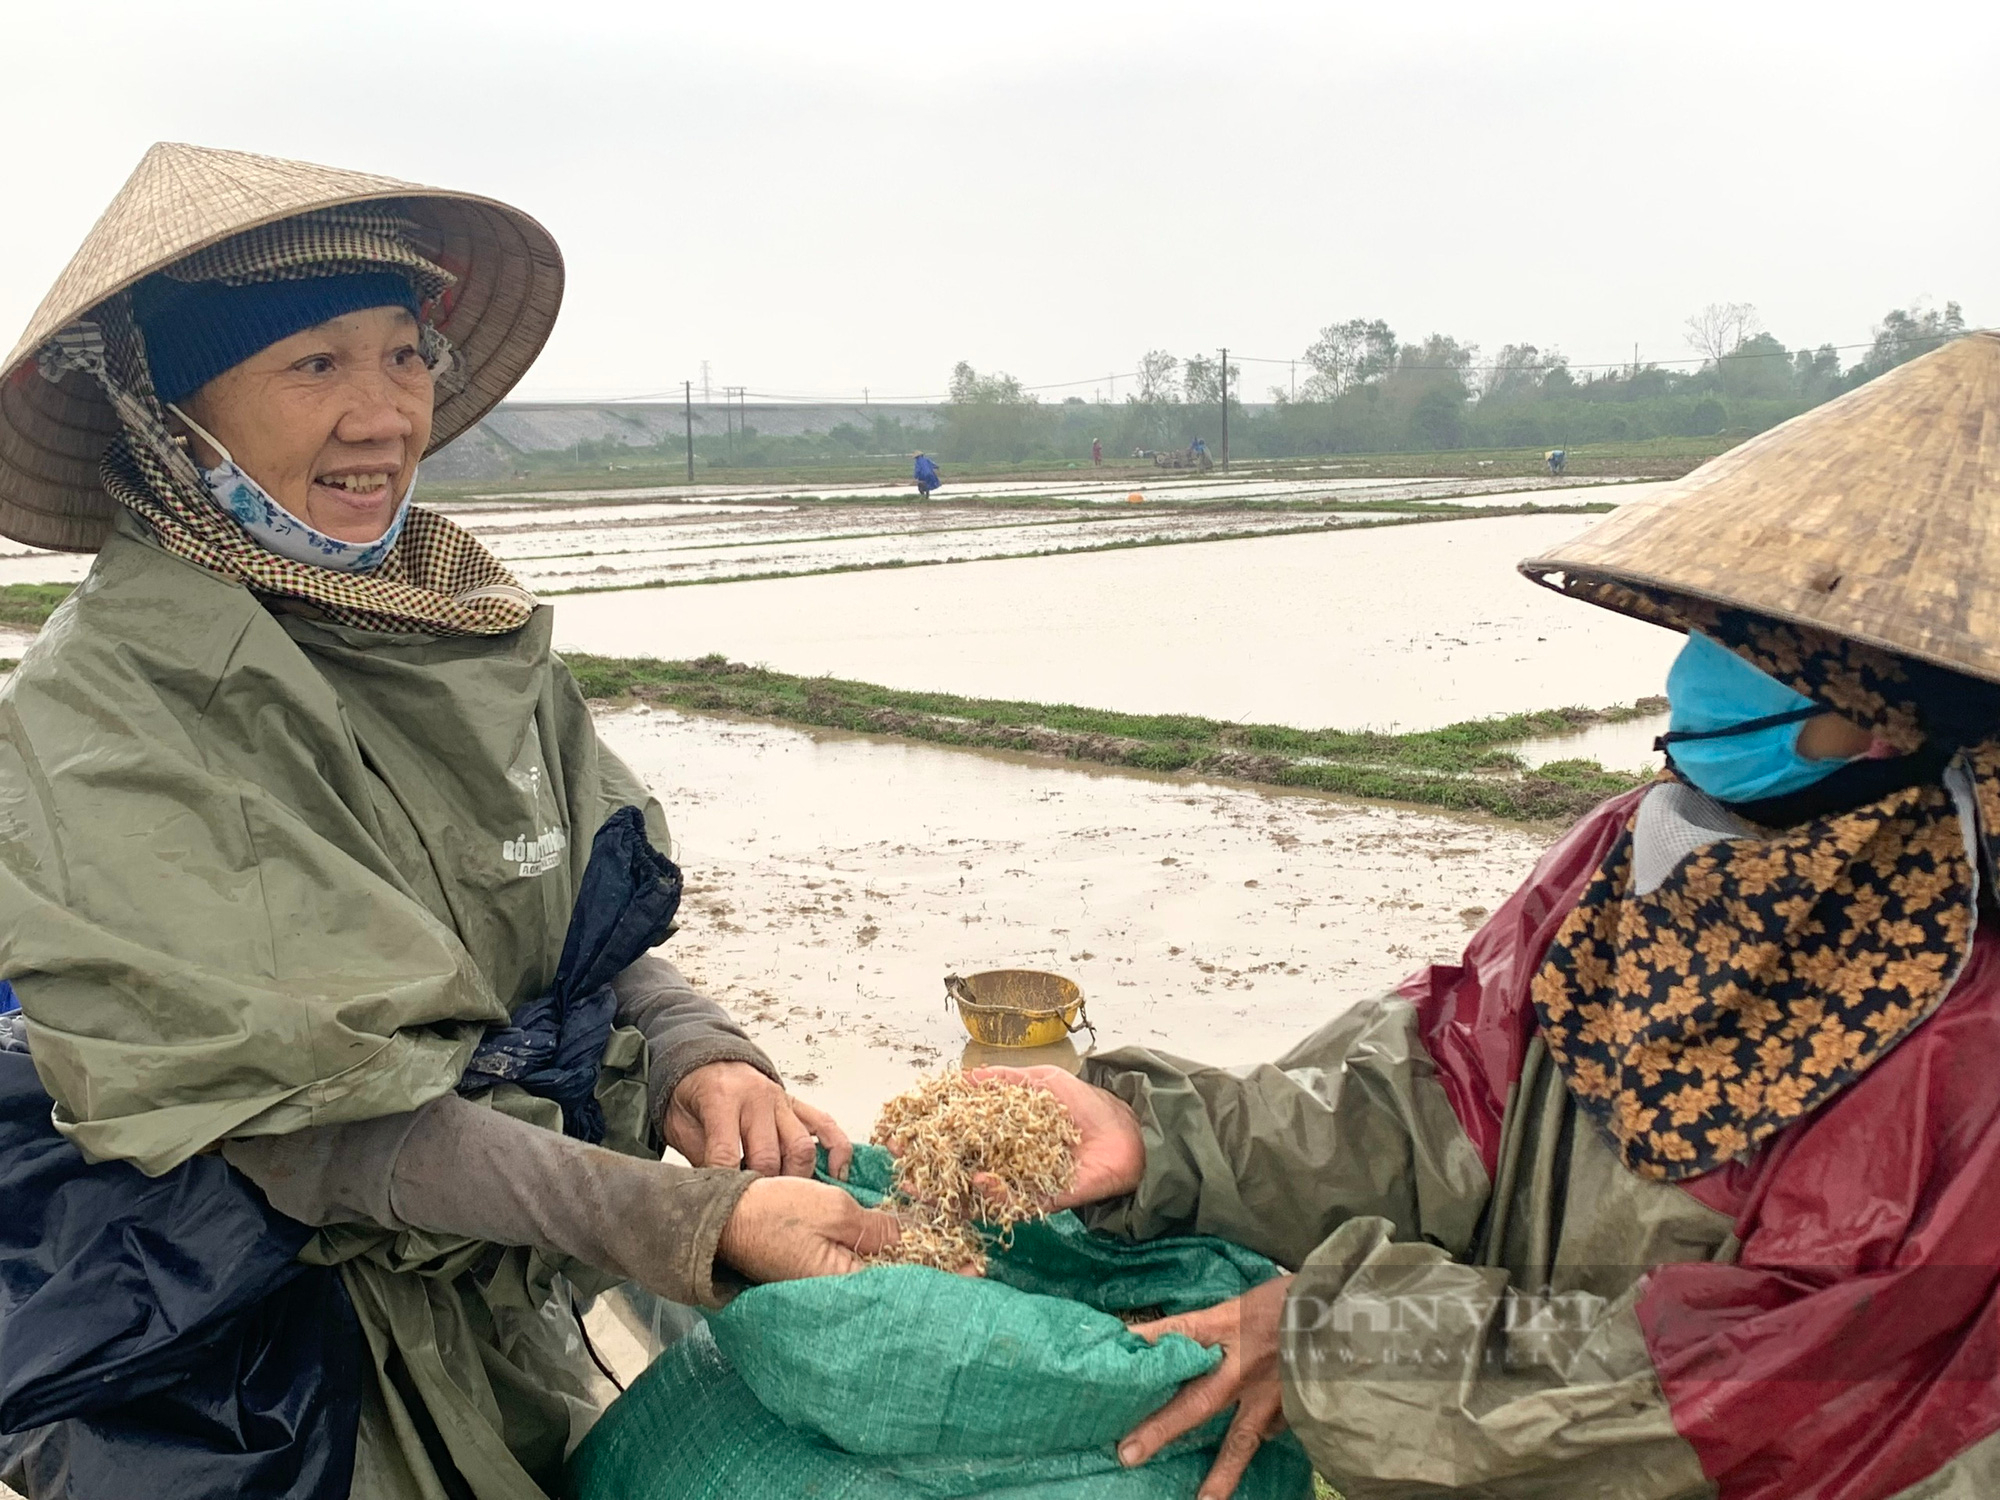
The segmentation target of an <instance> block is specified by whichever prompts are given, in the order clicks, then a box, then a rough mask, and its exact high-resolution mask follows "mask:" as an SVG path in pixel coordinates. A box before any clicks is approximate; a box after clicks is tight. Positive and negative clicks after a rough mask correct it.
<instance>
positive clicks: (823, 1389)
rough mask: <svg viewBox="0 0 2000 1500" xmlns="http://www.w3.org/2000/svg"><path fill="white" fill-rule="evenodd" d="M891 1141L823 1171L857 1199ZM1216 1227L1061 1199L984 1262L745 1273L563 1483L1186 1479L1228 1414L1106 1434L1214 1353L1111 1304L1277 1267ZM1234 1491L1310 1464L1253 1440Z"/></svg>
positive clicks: (636, 1487)
mask: <svg viewBox="0 0 2000 1500" xmlns="http://www.w3.org/2000/svg"><path fill="white" fill-rule="evenodd" d="M889 1166H890V1163H889V1157H888V1153H886V1152H884V1151H881V1150H879V1149H877V1148H875V1147H868V1146H864V1147H861V1148H858V1149H857V1151H856V1153H855V1163H854V1167H853V1169H852V1171H851V1173H850V1180H849V1181H848V1182H846V1183H843V1184H841V1186H843V1187H845V1188H847V1189H848V1191H850V1192H852V1193H853V1194H854V1195H855V1197H857V1198H859V1199H860V1200H861V1201H862V1202H864V1203H871V1204H872V1203H874V1202H876V1201H878V1200H879V1199H880V1197H881V1195H882V1194H883V1193H884V1192H885V1191H886V1189H887V1187H888V1181H889ZM1276 1270H1277V1268H1276V1267H1275V1266H1273V1265H1272V1264H1271V1262H1269V1261H1268V1260H1265V1259H1264V1258H1263V1257H1262V1256H1258V1255H1253V1254H1252V1253H1250V1252H1249V1251H1247V1250H1244V1249H1241V1248H1240V1247H1238V1246H1235V1245H1231V1244H1227V1243H1225V1242H1223V1241H1221V1240H1213V1239H1196V1238H1187V1239H1167V1240H1155V1241H1152V1242H1150V1243H1148V1244H1140V1245H1135V1244H1131V1243H1128V1242H1126V1241H1123V1240H1118V1239H1114V1238H1111V1237H1109V1236H1105V1235H1095V1234H1092V1233H1090V1232H1089V1231H1088V1230H1086V1229H1085V1228H1084V1227H1083V1225H1082V1223H1081V1222H1080V1221H1079V1220H1078V1219H1077V1218H1076V1216H1075V1215H1073V1214H1057V1215H1056V1216H1055V1217H1053V1218H1051V1219H1049V1220H1046V1221H1044V1222H1043V1223H1040V1224H1034V1225H1023V1226H1021V1228H1020V1229H1018V1230H1017V1231H1016V1233H1015V1236H1014V1240H1013V1243H1012V1245H1011V1246H1009V1247H1007V1248H1005V1249H1002V1250H997V1251H996V1252H995V1253H994V1255H993V1257H992V1264H991V1266H990V1268H989V1270H988V1273H987V1278H986V1279H985V1280H983V1281H977V1280H971V1279H968V1278H966V1277H962V1276H949V1275H946V1274H944V1273H943V1272H939V1271H930V1270H925V1269H923V1268H921V1267H916V1266H883V1267H878V1268H876V1269H874V1270H869V1271H863V1272H861V1273H859V1274H858V1275H854V1276H841V1277H828V1278H824V1279H819V1280H812V1281H791V1282H782V1283H778V1284H775V1285H772V1286H762V1287H755V1288H753V1289H751V1290H750V1291H747V1292H744V1293H743V1294H742V1295H740V1296H739V1297H737V1298H736V1300H735V1301H734V1302H732V1303H731V1304H730V1305H729V1306H728V1307H727V1308H725V1309H723V1310H722V1311H721V1312H720V1313H717V1314H715V1315H713V1316H712V1317H711V1318H710V1319H709V1321H708V1326H707V1327H705V1328H701V1329H697V1330H696V1331H695V1332H694V1333H692V1334H690V1335H689V1336H688V1337H687V1338H685V1339H682V1340H681V1341H680V1342H679V1343H677V1344H676V1345H674V1346H673V1348H671V1349H669V1350H668V1351H667V1352H666V1353H665V1354H663V1355H662V1356H661V1357H660V1358H659V1359H658V1360H656V1361H655V1362H654V1364H653V1365H652V1367H651V1368H650V1369H648V1370H647V1371H646V1373H645V1374H644V1375H642V1376H641V1377H640V1378H639V1379H638V1381H636V1382H635V1383H634V1384H633V1386H632V1389H631V1390H630V1391H629V1392H627V1393H626V1394H625V1395H624V1396H623V1397H622V1398H620V1399H619V1400H618V1401H617V1402H615V1403H614V1404H613V1405H612V1407H611V1409H610V1410H609V1411H607V1412H606V1413H605V1414H604V1417H603V1418H602V1420H600V1421H599V1422H598V1424H597V1426H596V1427H595V1428H594V1429H593V1430H592V1432H591V1434H590V1436H589V1437H588V1438H586V1439H585V1440H584V1442H583V1444H582V1445H581V1446H580V1447H579V1448H578V1449H577V1451H576V1453H575V1455H574V1457H573V1458H572V1459H571V1462H570V1488H571V1493H572V1494H573V1495H574V1496H576V1497H578V1500H772V1497H779V1496H783V1497H792V1496H811V1497H815V1500H959V1497H969V1496H975V1495H1002V1496H1007V1497H1011V1500H1154V1497H1158V1500H1168V1497H1186V1496H1189V1495H1192V1494H1193V1493H1194V1492H1195V1489H1196V1487H1197V1486H1198V1485H1199V1484H1200V1482H1201V1478H1202V1476H1203V1475H1204V1474H1205V1473H1207V1472H1208V1467H1209V1465H1210V1464H1211V1463H1212V1462H1213V1461H1214V1457H1215V1445H1216V1444H1217V1443H1219V1442H1220V1441H1221V1439H1222V1434H1223V1431H1224V1430H1225V1428H1226V1426H1227V1419H1226V1417H1225V1418H1218V1419H1217V1420H1216V1421H1214V1422H1211V1423H1209V1424H1208V1425H1207V1426H1206V1427H1205V1428H1203V1429H1201V1430H1199V1431H1197V1432H1193V1433H1190V1434H1189V1435H1188V1436H1187V1437H1186V1438H1183V1439H1182V1440H1181V1441H1180V1442H1179V1443H1177V1444H1175V1445H1174V1446H1173V1447H1171V1448H1169V1449H1168V1450H1167V1451H1166V1452H1164V1453H1163V1454H1161V1455H1160V1456H1159V1457H1158V1458H1156V1459H1155V1460H1154V1461H1153V1462H1152V1463H1150V1464H1147V1465H1146V1466H1145V1467H1143V1468H1140V1469H1125V1468H1122V1467H1121V1466H1120V1465H1119V1463H1118V1460H1117V1457H1116V1455H1115V1453H1114V1451H1113V1450H1114V1446H1115V1444H1116V1443H1117V1441H1118V1439H1119V1438H1121V1437H1123V1436H1124V1435H1125V1434H1126V1433H1127V1432H1128V1431H1130V1430H1131V1428H1132V1427H1133V1426H1134V1425H1136V1424H1137V1423H1138V1421H1139V1420H1140V1419H1141V1418H1143V1417H1144V1416H1145V1415H1146V1414H1147V1413H1149V1412H1151V1411H1153V1410H1155V1409H1157V1408H1158V1407H1159V1406H1160V1405H1161V1404H1162V1403H1164V1402H1165V1401H1166V1400H1167V1398H1168V1397H1170V1396H1171V1395H1172V1394H1173V1393H1174V1391H1175V1389H1176V1388H1177V1387H1179V1386H1180V1385H1181V1384H1182V1383H1183V1382H1184V1381H1187V1380H1189V1379H1192V1378H1193V1377H1194V1376H1196V1375H1200V1374H1203V1373H1205V1372H1206V1371H1208V1370H1210V1369H1213V1368H1214V1366H1215V1365H1216V1363H1217V1362H1218V1360H1219V1359H1220V1355H1219V1354H1218V1353H1217V1352H1216V1351H1214V1350H1210V1349H1204V1348H1202V1347H1201V1346H1200V1345H1198V1344H1196V1343H1194V1342H1193V1341H1192V1340H1189V1339H1185V1338H1182V1337H1180V1336H1178V1335H1170V1336H1169V1337H1167V1338H1164V1339H1162V1340H1161V1341H1160V1342H1159V1343H1158V1344H1149V1343H1147V1342H1146V1341H1145V1340H1144V1339H1141V1338H1138V1337H1137V1336H1135V1335H1133V1334H1132V1333H1130V1332H1128V1331H1127V1330H1126V1328H1125V1324H1124V1323H1123V1322H1122V1321H1120V1318H1119V1317H1118V1316H1117V1314H1120V1313H1123V1314H1126V1315H1127V1316H1130V1315H1132V1314H1134V1313H1138V1314H1141V1315H1144V1316H1156V1315H1163V1314H1171V1313H1177V1312H1186V1311H1191V1310H1193V1309H1194V1308H1197V1307H1205V1306H1208V1305H1210V1304H1211V1303H1215V1302H1220V1301H1224V1300H1226V1299H1228V1298H1230V1297H1234V1296H1237V1295H1239V1294H1240V1293H1242V1292H1244V1291H1246V1290H1248V1289H1249V1288H1250V1287H1252V1286H1255V1285H1257V1283H1259V1282H1261V1281H1264V1280H1266V1279H1268V1278H1269V1277H1270V1276H1272V1275H1274V1274H1275V1273H1276ZM1237 1493H1238V1495H1239V1496H1241V1497H1243V1500H1300V1497H1305V1496H1309V1495H1310V1494H1311V1493H1312V1477H1311V1467H1310V1465H1309V1464H1308V1463H1307V1461H1306V1458H1305V1454H1304V1452H1303V1451H1302V1450H1301V1449H1300V1448H1299V1446H1298V1443H1297V1441H1296V1440H1295V1439H1294V1438H1292V1437H1291V1436H1290V1435H1289V1434H1287V1435H1286V1436H1284V1437H1283V1438H1280V1439H1278V1440H1277V1441H1275V1442H1270V1443H1266V1444H1265V1445H1264V1447H1263V1449H1262V1450H1261V1451H1260V1452H1259V1454H1258V1456H1257V1459H1256V1461H1255V1462H1254V1463H1253V1464H1252V1465H1251V1468H1250V1472H1249V1473H1248V1474H1247V1475H1246V1476H1245V1478H1244V1481H1243V1483H1242V1485H1241V1486H1240V1487H1239V1488H1238V1491H1237Z"/></svg>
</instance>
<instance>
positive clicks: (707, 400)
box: [701, 360, 712, 406]
mask: <svg viewBox="0 0 2000 1500" xmlns="http://www.w3.org/2000/svg"><path fill="white" fill-rule="evenodd" d="M701 404H702V405H703V406H708V405H710V404H712V398H711V397H710V396H709V394H708V361H707V360H703V361H702V362H701Z"/></svg>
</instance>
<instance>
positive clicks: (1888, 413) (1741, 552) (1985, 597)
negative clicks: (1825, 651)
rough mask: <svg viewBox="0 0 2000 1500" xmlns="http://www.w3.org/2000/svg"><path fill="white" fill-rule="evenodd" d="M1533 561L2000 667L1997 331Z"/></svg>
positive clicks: (1549, 575)
mask: <svg viewBox="0 0 2000 1500" xmlns="http://www.w3.org/2000/svg"><path fill="white" fill-rule="evenodd" d="M1521 571H1522V572H1523V573H1526V574H1527V575H1528V576H1529V577H1530V578H1533V579H1535V580H1536V581H1537V582H1539V583H1544V584H1547V585H1548V586H1550V587H1552V588H1557V589H1560V590H1561V591H1563V592H1565V593H1569V594H1572V595H1574V596H1575V597H1578V598H1584V599H1589V600H1591V602H1593V603H1600V604H1604V605H1606V606H1608V607H1610V608H1613V609H1622V608H1624V605H1625V603H1626V602H1629V599H1628V596H1625V595H1624V594H1623V592H1622V591H1621V590H1619V589H1615V588H1614V589H1610V590H1605V589H1603V588H1602V587H1601V585H1603V584H1605V583H1610V584H1614V585H1616V584H1623V585H1628V586H1636V587H1639V588H1644V589H1652V590H1659V591H1664V592H1667V593H1670V594H1677V595H1682V596H1689V595H1691V596H1693V597H1694V598H1696V599H1701V600H1706V601H1710V602H1712V603H1717V604H1723V605H1727V606H1731V607H1734V608H1738V609H1746V610H1751V611H1754V612H1755V613H1757V614H1762V615H1768V616H1772V617H1774V618H1776V619H1780V620H1789V621H1793V622H1796V623H1799V624H1804V625H1812V626H1817V627H1818V628H1819V629H1821V630H1826V631H1831V632H1833V633H1834V634H1837V635H1842V636H1847V637H1850V638H1852V639H1854V640H1859V641H1865V642H1867V643H1869V644H1871V645H1875V646H1880V647H1883V648H1884V649H1886V650H1889V651H1893V652H1897V653H1899V654H1901V655H1904V656H1910V657H1915V658H1918V659H1920V660H1923V661H1929V662H1935V663H1937V664H1938V665H1940V666H1945V667H1951V668H1953V669H1955V670H1958V671H1961V672H1966V673H1970V674H1971V675H1972V676H1975V677H1983V678H1986V679H1988V680H1990V681H2000V333H1996V332H1991V331H1989V332H1983V333H1973V334H1968V335H1966V336H1965V337H1964V338H1960V339H1955V340H1953V341H1952V342H1951V343H1948V344H1946V345H1945V346H1944V347H1943V348H1941V349H1938V350H1935V351H1934V352H1932V353H1930V354H1926V355H1925V356H1923V358H1921V359H1916V360H1912V361H1911V362H1910V363H1908V364H1906V365H1902V366H1899V367H1898V368H1896V369H1894V370H1891V371H1889V373H1888V374H1886V375H1882V376H1880V377H1878V378H1876V379H1874V380H1871V381H1869V382H1868V384H1866V385H1864V386H1861V387H1859V388H1857V389H1855V390H1852V391H1849V392H1848V393H1847V394H1846V395H1844V396H1842V397H1840V398H1838V399H1837V400H1834V401H1829V402H1828V403H1826V405H1824V406H1819V407H1815V408H1814V409H1813V410H1811V411H1809V412H1806V413H1805V414H1804V415H1802V416H1797V417H1794V418H1792V420H1791V421H1789V422H1786V423H1785V424H1783V425H1782V426H1780V427H1774V428H1772V429H1771V430H1770V431H1769V432H1766V433H1763V434H1762V435H1760V436H1758V437H1754V438H1752V439H1751V440H1750V441H1749V442H1747V443H1744V444H1742V445H1741V446H1739V447H1736V448H1732V449H1730V450H1729V452H1727V453H1725V454H1723V455H1722V456H1721V457H1720V458H1716V459H1713V460H1711V461H1710V462H1708V463H1706V464H1703V465H1702V466H1701V467H1700V468H1699V469H1696V470H1695V471H1694V472H1693V473H1692V474H1689V475H1688V476H1687V477H1686V478H1685V479H1682V480H1680V481H1679V482H1678V483H1676V484H1674V485H1673V486H1672V487H1671V488H1669V489H1667V490H1665V491H1663V492H1661V493H1660V494H1658V495H1655V496H1652V497H1650V498H1648V499H1645V500H1639V501H1635V502H1634V503H1632V504H1630V505H1627V506H1624V507H1622V508H1621V509H1619V510H1617V511H1615V512H1613V513H1612V514H1610V515H1608V516H1606V517H1605V518H1604V519H1603V520H1602V521H1600V522H1598V523H1597V524H1596V525H1595V526H1592V527H1591V528H1590V529H1589V530H1588V531H1585V532H1583V533H1582V534H1581V535H1579V536H1577V537H1575V538H1574V539H1572V540H1570V541H1567V542H1564V543H1563V544H1562V545H1561V546H1559V547H1556V548H1554V549H1552V550H1551V551H1548V552H1545V553H1543V554H1542V555H1541V556H1540V557H1534V558H1530V559H1528V560H1527V561H1526V562H1524V563H1522V564H1521ZM1625 612H1627V613H1633V614H1639V613H1641V611H1639V610H1637V609H1626V610H1625ZM1668 613H1669V615H1671V611H1669V612H1668ZM1644 617H1645V618H1655V616H1654V615H1653V614H1646V615H1644ZM1683 623H1684V622H1683Z"/></svg>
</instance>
